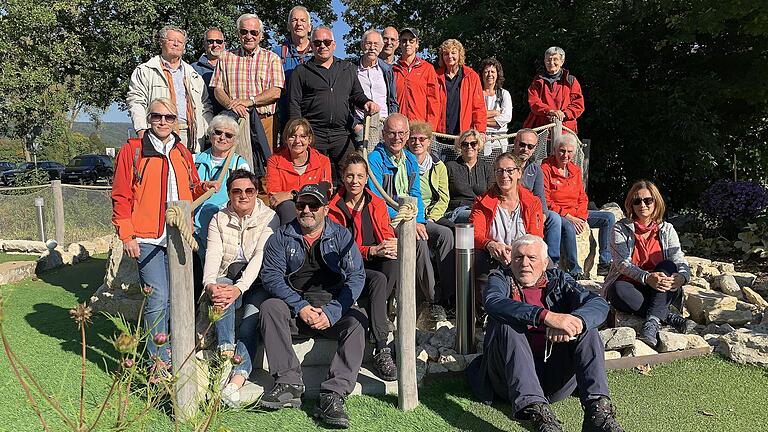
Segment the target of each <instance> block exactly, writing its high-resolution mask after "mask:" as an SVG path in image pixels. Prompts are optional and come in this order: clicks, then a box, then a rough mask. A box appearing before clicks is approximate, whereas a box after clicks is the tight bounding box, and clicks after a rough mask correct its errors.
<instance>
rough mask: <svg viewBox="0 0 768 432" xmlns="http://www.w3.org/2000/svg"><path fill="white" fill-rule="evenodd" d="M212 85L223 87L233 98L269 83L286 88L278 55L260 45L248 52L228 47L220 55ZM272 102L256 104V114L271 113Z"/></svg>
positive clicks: (256, 91)
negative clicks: (258, 105)
mask: <svg viewBox="0 0 768 432" xmlns="http://www.w3.org/2000/svg"><path fill="white" fill-rule="evenodd" d="M251 77H253V78H251ZM211 87H218V88H222V89H224V92H225V93H227V95H229V97H231V98H233V99H251V98H254V97H256V96H258V95H259V94H261V93H262V92H264V91H265V90H268V89H270V88H272V87H278V88H281V89H282V88H285V74H284V73H283V66H282V64H281V63H280V57H278V56H277V54H275V53H273V52H272V51H269V50H266V49H264V48H261V47H259V48H257V49H256V50H254V52H253V53H252V54H250V55H248V54H246V53H245V51H244V50H243V49H242V48H238V49H237V50H232V51H228V52H226V53H224V55H222V56H221V58H219V61H218V63H217V65H216V72H214V74H213V78H211ZM275 105H276V104H274V103H273V104H269V105H265V106H261V107H257V108H256V110H257V111H258V112H259V114H274V113H275Z"/></svg>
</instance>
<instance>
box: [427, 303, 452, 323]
mask: <svg viewBox="0 0 768 432" xmlns="http://www.w3.org/2000/svg"><path fill="white" fill-rule="evenodd" d="M429 317H430V319H431V320H432V321H434V322H439V321H448V314H446V313H445V308H444V307H442V306H440V305H439V304H432V305H430V306H429Z"/></svg>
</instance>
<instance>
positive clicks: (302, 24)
mask: <svg viewBox="0 0 768 432" xmlns="http://www.w3.org/2000/svg"><path fill="white" fill-rule="evenodd" d="M288 30H289V31H290V32H291V34H292V35H293V36H296V37H300V38H304V37H307V35H308V34H309V32H310V30H312V23H311V21H310V19H309V15H307V13H306V12H304V11H303V10H301V9H296V10H294V11H293V13H292V14H291V18H290V19H289V20H288Z"/></svg>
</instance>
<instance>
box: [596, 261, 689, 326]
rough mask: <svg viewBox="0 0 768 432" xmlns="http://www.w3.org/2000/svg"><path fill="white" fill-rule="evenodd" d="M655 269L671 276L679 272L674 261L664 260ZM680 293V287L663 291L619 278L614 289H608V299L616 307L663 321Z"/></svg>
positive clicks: (614, 284)
mask: <svg viewBox="0 0 768 432" xmlns="http://www.w3.org/2000/svg"><path fill="white" fill-rule="evenodd" d="M653 271H655V272H662V273H664V274H666V275H667V276H671V275H672V274H674V273H677V265H676V264H675V263H673V262H672V261H669V260H664V261H662V262H660V263H659V264H658V265H657V266H656V268H654V269H653ZM680 295H681V290H679V289H678V290H675V291H665V292H662V291H657V290H655V289H653V288H651V287H650V286H649V285H644V284H641V283H640V282H628V281H625V280H617V281H616V282H614V283H613V287H612V289H609V290H608V300H610V302H611V304H612V305H613V307H615V308H616V309H618V310H620V311H622V312H626V313H631V314H634V315H638V316H641V317H643V318H646V319H647V318H648V317H650V316H651V315H653V316H655V317H656V318H658V319H659V320H661V321H664V320H666V318H667V315H668V313H669V305H670V304H672V302H673V301H675V299H676V298H677V297H678V296H680Z"/></svg>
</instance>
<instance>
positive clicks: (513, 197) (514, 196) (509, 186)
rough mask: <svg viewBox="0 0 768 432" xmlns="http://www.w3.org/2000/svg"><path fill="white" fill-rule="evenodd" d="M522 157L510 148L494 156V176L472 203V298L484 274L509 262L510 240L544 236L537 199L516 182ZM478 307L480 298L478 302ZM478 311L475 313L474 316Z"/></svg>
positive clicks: (478, 296) (483, 283)
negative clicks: (492, 180)
mask: <svg viewBox="0 0 768 432" xmlns="http://www.w3.org/2000/svg"><path fill="white" fill-rule="evenodd" d="M522 170H523V161H522V160H520V159H519V158H518V157H517V156H515V155H514V154H512V153H511V152H505V153H502V154H500V155H499V156H498V157H496V161H495V162H494V164H493V173H494V177H495V179H496V181H495V183H493V184H492V185H491V187H490V188H489V189H488V191H487V192H485V193H484V194H482V195H480V196H479V197H477V199H476V200H475V202H474V204H473V205H472V214H471V216H470V218H469V222H471V223H472V224H474V226H475V251H476V254H477V255H476V257H475V280H476V284H475V290H476V295H475V299H477V300H481V299H482V295H481V294H482V292H483V290H484V289H485V286H486V285H487V284H488V274H489V273H490V271H491V270H492V269H494V268H496V267H499V266H507V265H509V263H510V262H512V248H511V244H512V242H513V241H514V240H515V239H517V238H519V237H522V236H524V235H525V234H533V235H536V236H539V237H542V238H543V237H544V214H543V213H542V207H541V201H540V200H539V198H538V197H536V195H534V194H533V193H532V192H531V191H529V190H528V189H526V188H525V186H523V184H522V183H521V182H520V177H521V176H522V172H523V171H522ZM478 307H479V308H478V310H480V308H481V307H482V301H480V303H478ZM480 316H482V314H478V317H480Z"/></svg>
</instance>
